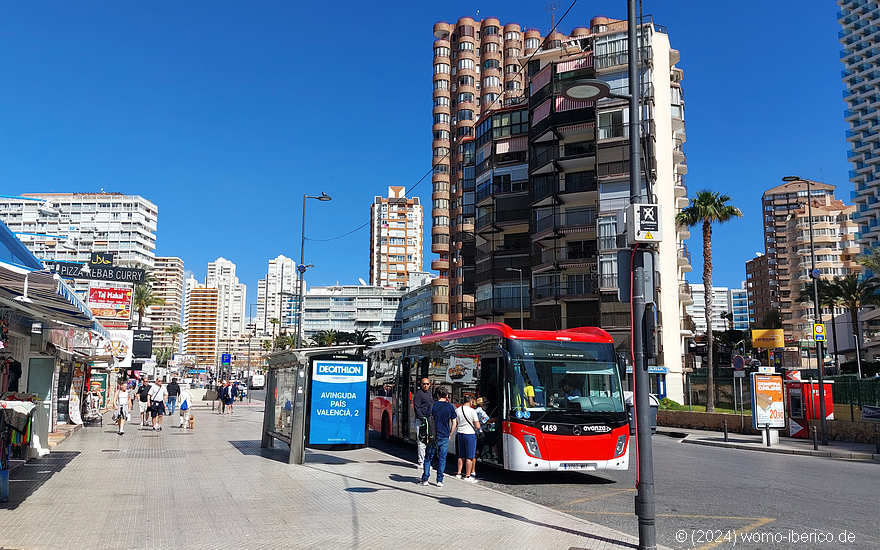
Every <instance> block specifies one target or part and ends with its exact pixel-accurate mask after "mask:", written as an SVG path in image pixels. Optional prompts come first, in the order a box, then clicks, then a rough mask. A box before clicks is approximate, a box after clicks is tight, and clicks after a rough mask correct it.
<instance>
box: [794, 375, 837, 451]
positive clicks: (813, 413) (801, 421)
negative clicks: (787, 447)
mask: <svg viewBox="0 0 880 550" xmlns="http://www.w3.org/2000/svg"><path fill="white" fill-rule="evenodd" d="M832 384H833V381H830V380H829V381H827V382H825V383H824V385H825V420H834V397H833V395H832V393H833V389H832V388H833V386H832ZM785 402H786V404H787V405H788V407H787V409H788V411H787V412H788V435H789V436H791V437H797V438H800V439H809V438H810V425H811V424H812V423H818V422H819V421H821V419H822V414H821V412H820V411H821V409H820V407H819V405H820V403H821V401H820V400H819V382H817V381H815V380H809V381H802V380H786V381H785Z"/></svg>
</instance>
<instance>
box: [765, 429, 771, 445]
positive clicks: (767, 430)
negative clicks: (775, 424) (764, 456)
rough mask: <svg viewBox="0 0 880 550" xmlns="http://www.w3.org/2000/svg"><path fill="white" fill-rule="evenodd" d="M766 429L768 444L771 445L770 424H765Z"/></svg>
mask: <svg viewBox="0 0 880 550" xmlns="http://www.w3.org/2000/svg"><path fill="white" fill-rule="evenodd" d="M764 431H766V432H767V446H768V447H769V446H770V424H767V425H766V426H764Z"/></svg>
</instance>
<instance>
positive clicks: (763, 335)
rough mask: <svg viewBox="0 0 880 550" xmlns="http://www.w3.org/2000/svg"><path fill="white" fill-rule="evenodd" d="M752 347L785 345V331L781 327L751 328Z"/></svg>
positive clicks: (782, 346) (764, 347) (773, 347)
mask: <svg viewBox="0 0 880 550" xmlns="http://www.w3.org/2000/svg"><path fill="white" fill-rule="evenodd" d="M752 347H755V348H759V349H775V348H784V347H785V332H784V331H783V330H782V329H781V328H768V329H758V328H754V329H752Z"/></svg>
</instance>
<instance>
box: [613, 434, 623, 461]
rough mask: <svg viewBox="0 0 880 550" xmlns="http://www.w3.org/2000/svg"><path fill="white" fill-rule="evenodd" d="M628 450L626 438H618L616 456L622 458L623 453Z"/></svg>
mask: <svg viewBox="0 0 880 550" xmlns="http://www.w3.org/2000/svg"><path fill="white" fill-rule="evenodd" d="M625 449H626V436H625V435H621V436H619V437H618V438H617V447H615V449H614V456H616V457H617V456H620V455H622V454H623V451H624V450H625Z"/></svg>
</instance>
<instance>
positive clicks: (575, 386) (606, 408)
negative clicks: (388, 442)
mask: <svg viewBox="0 0 880 550" xmlns="http://www.w3.org/2000/svg"><path fill="white" fill-rule="evenodd" d="M367 356H368V359H369V362H370V427H371V428H373V429H374V430H377V431H379V432H381V433H382V435H383V437H386V438H387V437H397V438H401V439H404V440H408V441H415V439H416V435H417V421H416V418H415V414H414V411H413V406H412V397H413V395H414V393H415V391H416V389H417V388H418V381H419V380H420V379H421V378H424V377H428V378H429V379H430V380H431V382H432V387H433V388H434V389H435V390H436V389H437V388H438V387H441V386H442V387H444V388H446V389H447V391H448V392H449V394H450V396H451V401H452V403H453V404H454V405H458V404H460V403H461V401H462V398H463V397H464V396H468V395H472V396H475V397H482V398H483V399H484V400H485V401H487V404H486V405H485V406H484V411H485V412H486V413H487V414H488V416H489V417H490V420H489V422H487V423H486V430H485V437H484V439H483V443H482V444H481V445H480V449H479V455H478V458H479V459H480V460H482V461H484V462H489V463H493V464H495V465H497V466H500V467H503V468H506V469H509V470H517V471H531V470H536V471H540V470H585V471H594V470H606V469H607V470H626V469H627V468H628V467H629V457H628V439H629V424H628V417H627V412H626V408H625V405H624V399H623V391H622V389H621V384H620V368H619V367H618V361H617V356H616V355H615V352H614V345H613V341H612V339H611V336H610V335H609V334H608V333H607V332H605V331H604V330H602V329H600V328H593V327H582V328H573V329H567V330H560V331H540V330H513V329H511V328H510V327H509V326H507V325H505V324H501V323H494V324H487V325H478V326H475V327H470V328H464V329H459V330H454V331H450V332H443V333H438V334H431V335H428V336H421V337H418V338H408V339H404V340H397V341H394V342H388V343H386V344H380V345H378V346H375V347H373V348H371V349H370V350H368V351H367ZM453 444H454V441H453V442H451V444H450V452H454V446H453Z"/></svg>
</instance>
